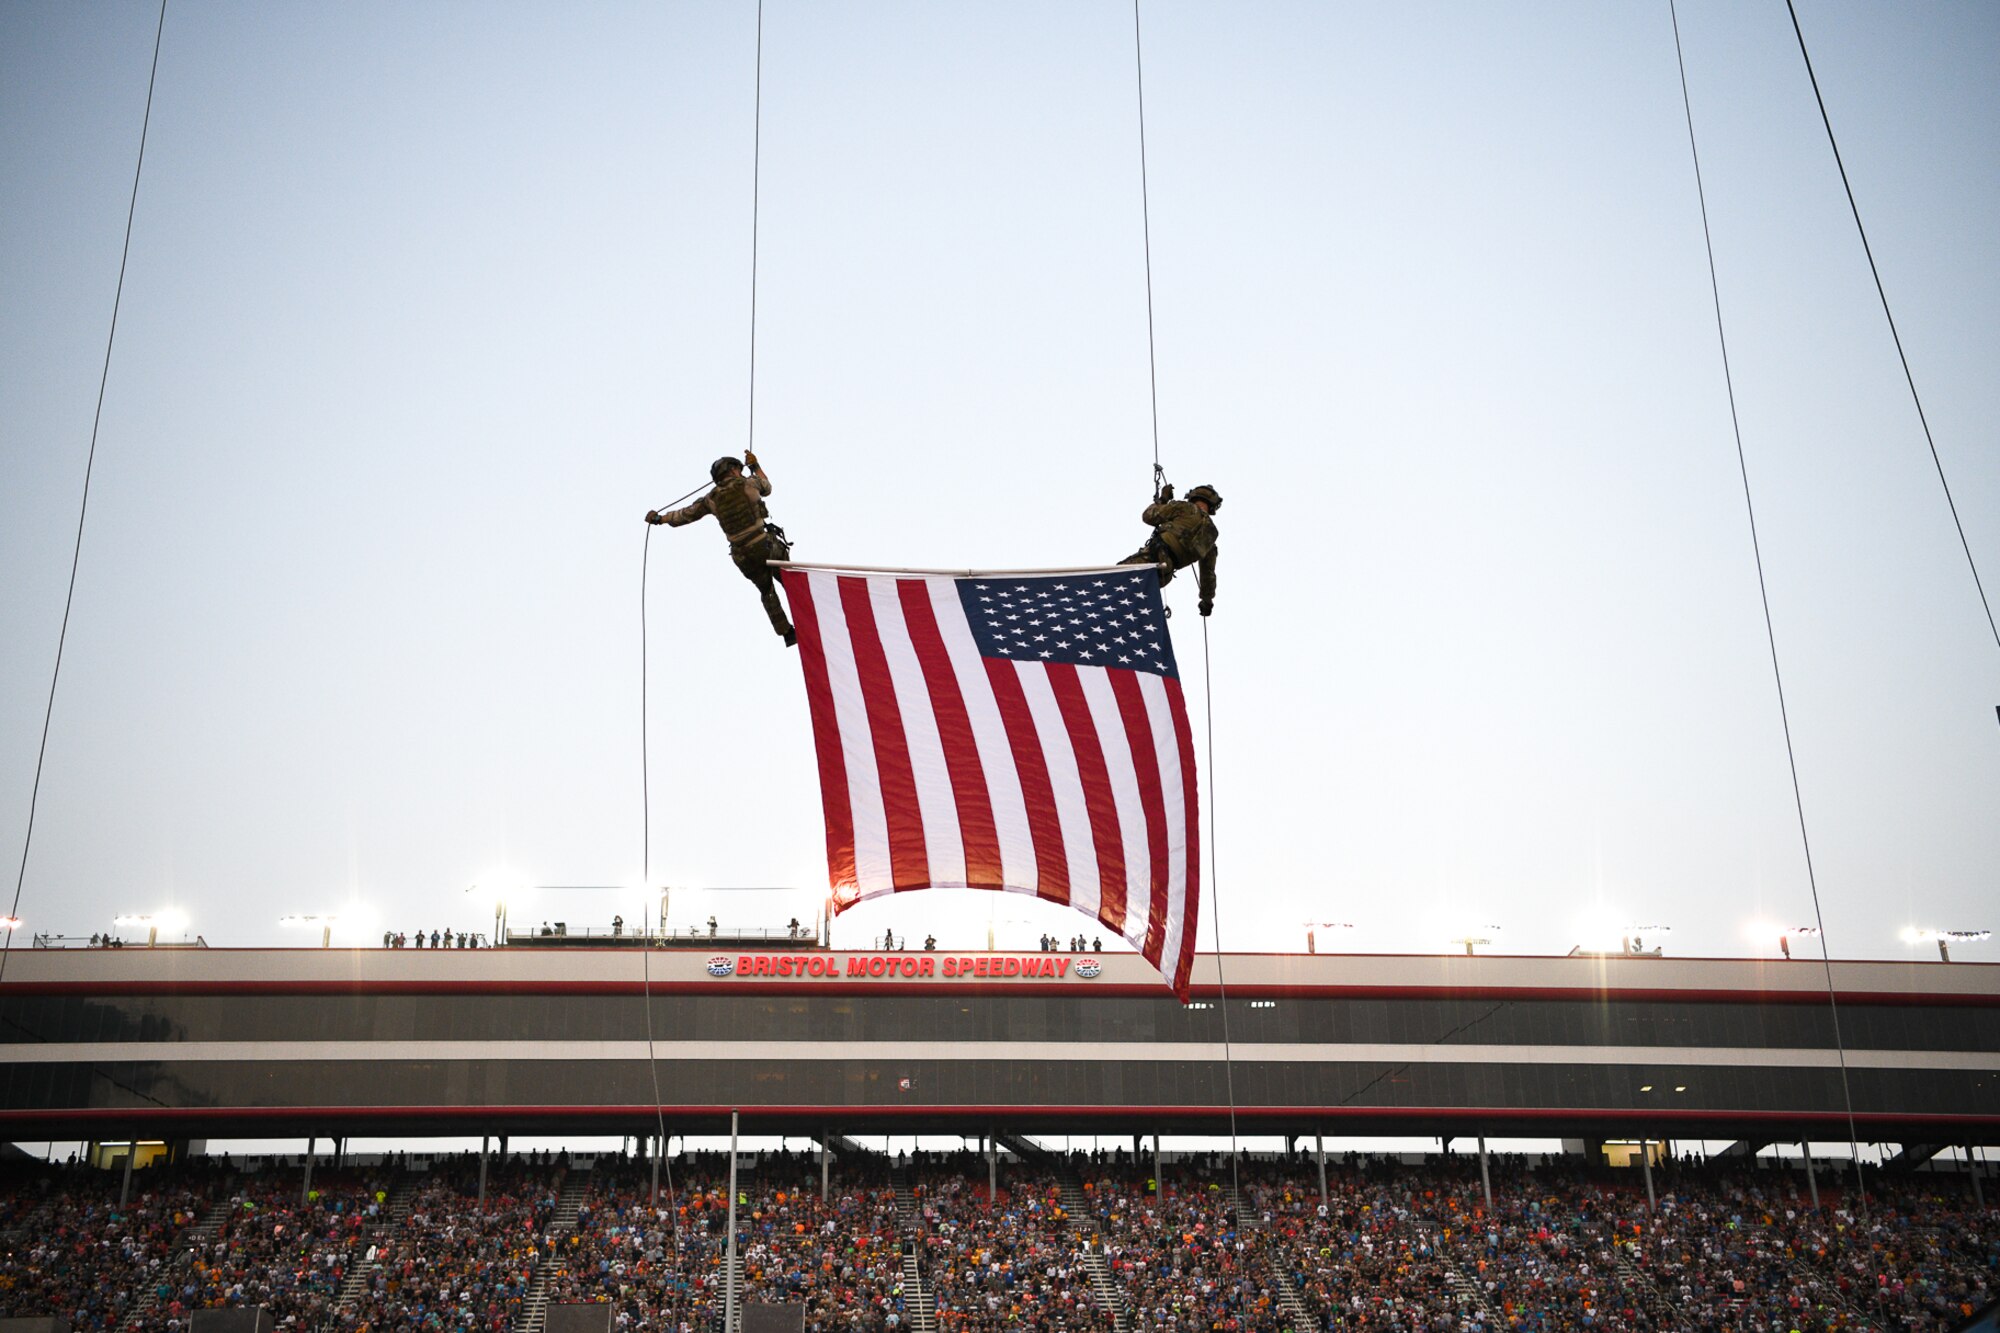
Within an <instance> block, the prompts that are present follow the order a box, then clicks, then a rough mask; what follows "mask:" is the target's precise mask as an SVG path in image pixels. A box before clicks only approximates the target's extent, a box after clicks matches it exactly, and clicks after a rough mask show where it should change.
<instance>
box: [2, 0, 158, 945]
mask: <svg viewBox="0 0 2000 1333" xmlns="http://www.w3.org/2000/svg"><path fill="white" fill-rule="evenodd" d="M166 30H167V0H160V17H159V21H158V22H157V23H156V24H155V25H154V27H153V63H152V67H151V69H150V70H149V71H148V72H147V75H146V111H145V114H144V115H143V116H142V117H141V118H140V120H139V160H138V162H137V163H136V164H135V165H134V166H133V168H132V194H131V198H130V199H129V200H127V202H126V205H125V243H124V245H123V247H121V248H120V250H119V252H118V285H117V287H116V288H115V289H114V290H113V292H112V296H111V329H110V331H109V332H108V333H107V334H106V335H105V338H104V369H103V370H102V371H101V372H99V374H98V377H97V409H96V411H95V412H93V413H92V414H91V418H90V450H89V452H88V453H87V454H85V456H84V460H83V499H82V502H81V503H80V504H78V506H77V511H76V543H75V545H74V546H73V547H72V548H71V550H70V555H69V589H68V591H67V592H65V593H64V594H63V613H62V628H61V629H60V630H58V631H57V633H56V664H55V669H54V670H53V671H51V672H50V673H49V698H48V703H47V704H46V705H44V706H43V708H42V739H41V743H40V744H39V745H38V746H36V748H35V778H34V781H33V783H32V784H30V786H29V788H28V827H27V831H26V832H25V833H24V834H23V835H22V838H21V865H20V869H19V870H17V871H16V872H15V874H14V900H13V902H12V903H11V904H10V905H9V906H8V909H7V916H8V919H9V920H16V919H18V918H19V917H20V915H21V888H22V886H23V885H24V884H26V883H27V879H28V850H29V848H31V847H32V846H34V842H35V806H36V803H37V802H38V801H39V800H40V799H41V794H42V763H43V760H45V759H46V758H47V757H48V752H49V725H50V722H51V720H52V719H53V718H54V717H55V711H56V684H57V682H58V681H60V680H61V679H62V661H63V645H64V644H66V643H67V642H68V641H69V613H70V608H71V606H73V605H74V604H75V602H76V571H77V566H78V565H79V564H81V563H82V560H83V520H84V518H85V516H86V515H88V514H89V513H90V476H91V471H92V469H93V468H94V467H95V466H96V464H97V428H98V426H99V424H100V423H101V422H102V421H103V420H104V391H105V386H106V385H108V384H109V383H110V382H111V349H112V347H113V345H114V344H115V343H116V342H117V341H118V308H119V306H120V305H121V304H122V303H123V302H124V300H125V266H126V264H127V262H128V261H129V260H130V259H131V257H132V219H133V218H134V217H135V216H136V215H137V214H138V211H139V177H140V174H141V173H142V172H144V171H145V169H146V134H147V131H148V130H150V129H151V128H152V124H153V87H154V85H155V84H156V83H157V82H158V81H159V77H160V38H161V36H162V35H163V34H164V33H165V32H166ZM13 947H14V928H12V927H9V928H7V929H6V930H5V931H4V932H0V977H5V976H6V975H7V956H8V954H9V953H11V952H12V950H13Z"/></svg>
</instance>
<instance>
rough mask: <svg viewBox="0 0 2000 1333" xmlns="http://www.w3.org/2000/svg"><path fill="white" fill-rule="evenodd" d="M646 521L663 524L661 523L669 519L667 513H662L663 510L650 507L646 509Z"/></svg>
mask: <svg viewBox="0 0 2000 1333" xmlns="http://www.w3.org/2000/svg"><path fill="white" fill-rule="evenodd" d="M646 521H647V522H648V523H652V524H655V525H658V524H661V523H664V522H666V521H667V516H666V515H665V514H662V513H661V512H660V511H659V510H657V509H648V510H647V511H646Z"/></svg>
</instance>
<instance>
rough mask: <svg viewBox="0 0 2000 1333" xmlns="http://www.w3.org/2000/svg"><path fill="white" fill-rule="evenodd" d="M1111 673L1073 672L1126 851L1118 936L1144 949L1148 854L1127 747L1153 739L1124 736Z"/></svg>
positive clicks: (1148, 899) (1148, 908)
mask: <svg viewBox="0 0 2000 1333" xmlns="http://www.w3.org/2000/svg"><path fill="white" fill-rule="evenodd" d="M1110 670H1111V668H1109V667H1078V668H1077V672H1076V676H1077V680H1078V681H1079V682H1080V683H1081V684H1082V686H1083V697H1084V699H1085V700H1086V701H1087V702H1088V703H1089V704H1090V720H1091V721H1092V722H1094V723H1096V724H1097V743H1098V745H1099V747H1100V748H1102V749H1103V751H1104V770H1105V773H1106V775H1107V776H1108V777H1109V778H1110V779H1111V797H1112V800H1113V801H1114V802H1116V804H1117V807H1118V834H1119V840H1120V841H1121V842H1122V843H1123V844H1124V846H1125V923H1124V925H1123V926H1122V927H1120V930H1121V933H1123V935H1124V936H1125V938H1126V939H1128V940H1134V941H1136V942H1137V943H1139V944H1142V945H1143V944H1144V943H1145V940H1146V917H1147V915H1148V914H1149V912H1150V911H1151V907H1152V893H1153V887H1152V886H1153V875H1152V865H1153V853H1152V849H1151V848H1150V847H1148V846H1147V843H1146V803H1145V801H1144V800H1143V799H1142V798H1141V796H1140V794H1139V770H1138V769H1137V768H1135V767H1134V766H1133V764H1132V746H1133V745H1134V744H1135V743H1136V744H1140V745H1146V746H1151V745H1152V744H1153V738H1152V737H1151V736H1150V735H1145V736H1131V735H1128V734H1126V731H1125V716H1124V714H1123V713H1121V712H1119V711H1118V696H1117V695H1116V694H1113V693H1112V691H1111V677H1110V675H1109V672H1110ZM1134 931H1137V932H1138V933H1137V934H1136V935H1135V934H1134V933H1133V932H1134Z"/></svg>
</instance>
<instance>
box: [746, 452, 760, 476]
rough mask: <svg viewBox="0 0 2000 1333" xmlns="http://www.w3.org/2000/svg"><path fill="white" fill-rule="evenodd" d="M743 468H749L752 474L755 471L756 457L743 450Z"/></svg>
mask: <svg viewBox="0 0 2000 1333" xmlns="http://www.w3.org/2000/svg"><path fill="white" fill-rule="evenodd" d="M743 466H744V467H747V468H749V469H750V470H751V471H752V472H755V471H756V470H757V455H755V454H753V453H751V452H750V451H749V450H748V449H745V450H744V451H743Z"/></svg>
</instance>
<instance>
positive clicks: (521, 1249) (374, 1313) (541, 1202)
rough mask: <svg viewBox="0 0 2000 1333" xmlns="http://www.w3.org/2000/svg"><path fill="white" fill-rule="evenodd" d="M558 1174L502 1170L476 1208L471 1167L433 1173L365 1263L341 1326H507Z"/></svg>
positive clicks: (470, 1330) (456, 1165) (551, 1206)
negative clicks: (359, 1289) (358, 1287)
mask: <svg viewBox="0 0 2000 1333" xmlns="http://www.w3.org/2000/svg"><path fill="white" fill-rule="evenodd" d="M565 1170H566V1167H564V1166H556V1167H540V1166H529V1165H525V1164H521V1165H514V1164H509V1165H507V1166H503V1167H500V1168H499V1169H497V1170H493V1171H490V1172H489V1173H488V1177H487V1181H486V1201H485V1204H484V1206H480V1205H479V1203H478V1197H479V1196H478V1189H479V1183H478V1178H477V1174H478V1169H477V1166H476V1164H473V1163H470V1162H467V1161H464V1160H462V1159H461V1160H457V1161H454V1162H452V1163H451V1164H449V1165H447V1166H444V1167H443V1168H441V1169H440V1168H437V1167H434V1168H433V1169H432V1172H431V1175H430V1178H429V1179H428V1180H426V1181H425V1182H424V1184H423V1185H422V1186H421V1187H420V1188H419V1189H418V1190H417V1192H416V1194H415V1196H414V1198H412V1199H411V1201H410V1210H409V1214H408V1215H407V1216H406V1217H403V1218H402V1219H400V1221H399V1223H398V1224H397V1225H396V1226H395V1227H394V1228H393V1229H392V1230H390V1231H389V1232H388V1233H387V1234H385V1235H384V1237H383V1238H382V1239H381V1241H379V1242H378V1243H376V1244H374V1245H371V1246H370V1248H369V1251H368V1252H367V1253H365V1254H363V1256H362V1260H361V1261H362V1263H363V1264H365V1265H366V1266H367V1271H366V1285H365V1286H364V1288H363V1290H362V1292H361V1294H360V1296H359V1297H358V1298H357V1299H356V1301H355V1302H354V1305H353V1308H352V1309H351V1310H343V1311H342V1312H341V1318H342V1326H343V1327H361V1328H366V1329H367V1330H369V1333H395V1331H398V1330H406V1329H408V1330H415V1329H433V1328H450V1329H462V1330H466V1333H475V1331H477V1333H500V1331H501V1330H505V1329H510V1328H512V1327H514V1323H515V1320H516V1318H517V1317H518V1316H519V1314H520V1312H521V1308H522V1306H523V1304H524V1303H525V1302H526V1300H527V1296H528V1288H529V1284H530V1283H531V1282H532V1281H533V1279H534V1269H535V1264H536V1262H537V1261H538V1259H539V1258H540V1255H541V1251H542V1247H543V1243H544V1237H545V1236H546V1234H547V1232H548V1230H549V1227H550V1224H551V1223H552V1222H553V1221H554V1220H555V1209H556V1194H557V1190H558V1188H559V1185H560V1180H561V1177H562V1175H563V1174H564V1172H565Z"/></svg>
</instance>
